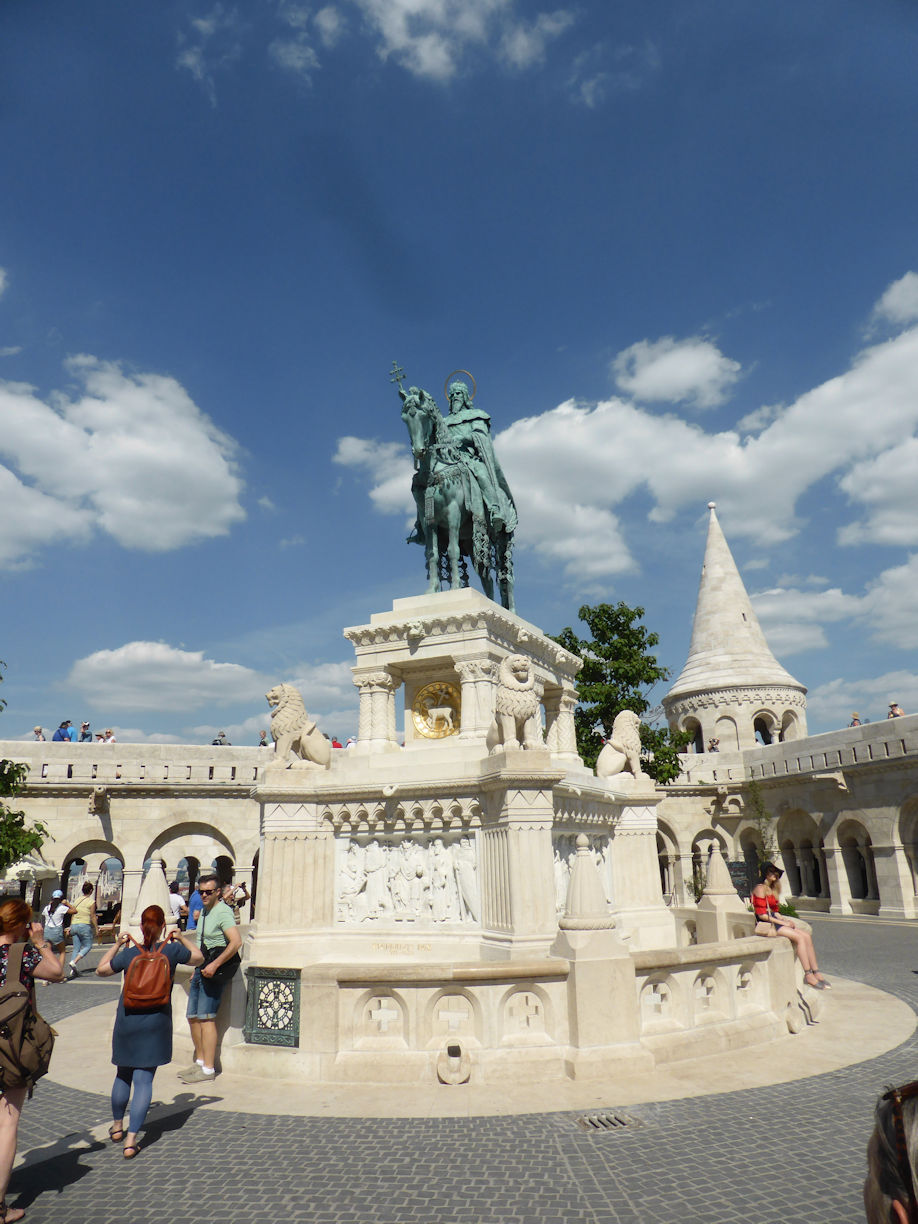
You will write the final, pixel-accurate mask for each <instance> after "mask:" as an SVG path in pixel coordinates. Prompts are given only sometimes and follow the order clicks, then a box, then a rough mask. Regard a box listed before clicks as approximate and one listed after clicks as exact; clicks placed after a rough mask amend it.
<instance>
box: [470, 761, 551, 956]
mask: <svg viewBox="0 0 918 1224" xmlns="http://www.w3.org/2000/svg"><path fill="white" fill-rule="evenodd" d="M490 763H491V765H492V768H491V769H490V770H489V771H488V773H487V774H486V775H485V776H484V777H483V779H482V793H483V795H484V796H485V797H486V799H487V816H486V819H485V822H484V825H483V828H482V831H481V833H480V834H479V846H480V864H481V925H482V939H483V944H484V948H483V952H484V955H485V956H491V957H494V958H504V957H511V958H520V957H530V956H545V955H547V954H548V950H549V948H550V946H551V943H552V941H553V940H554V938H555V935H556V933H557V929H558V914H557V908H556V904H555V877H554V859H553V855H552V843H551V830H552V824H553V821H554V803H553V798H552V788H553V786H554V784H555V783H556V782H559V781H560V780H561V777H562V774H561V773H560V772H558V771H557V770H554V771H553V770H552V766H551V758H550V756H549V754H548V753H547V752H545V751H541V750H537V749H531V750H529V751H523V750H522V749H519V750H514V751H510V752H501V753H498V754H495V756H493V757H491V758H490Z"/></svg>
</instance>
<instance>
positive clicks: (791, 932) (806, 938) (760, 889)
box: [752, 863, 831, 990]
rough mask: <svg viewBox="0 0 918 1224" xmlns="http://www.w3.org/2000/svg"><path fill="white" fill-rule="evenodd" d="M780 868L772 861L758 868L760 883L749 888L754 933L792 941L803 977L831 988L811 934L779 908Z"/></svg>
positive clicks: (818, 986) (814, 984)
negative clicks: (760, 873) (760, 874)
mask: <svg viewBox="0 0 918 1224" xmlns="http://www.w3.org/2000/svg"><path fill="white" fill-rule="evenodd" d="M783 875H784V872H783V871H782V870H781V868H780V867H776V866H775V865H774V863H766V864H765V865H764V866H763V868H762V883H761V884H757V885H756V886H755V888H754V889H753V890H752V908H753V909H754V910H755V933H756V935H770V936H774V935H780V936H781V937H782V938H783V939H789V940H790V941H791V943H792V944H793V945H794V951H795V952H796V953H797V959H798V960H799V961H800V964H801V965H802V966H803V971H804V972H803V980H804V981H805V982H806V984H807V986H812V987H813V988H814V989H815V990H831V986H830V985H829V983H828V982H827V981H826V979H825V978H824V977H823V976H822V974H821V973H820V972H819V966H818V965H817V963H816V949H815V948H814V947H813V937H812V936H811V935H810V933H809V932H808V931H802V930H801V929H800V928H799V927H798V926H797V925H796V924H795V923H794V922H793V921H792V920H791V919H790V918H788V917H787V916H786V915H785V914H782V913H780V912H779V910H780V906H781V897H780V892H781V877H782V876H783Z"/></svg>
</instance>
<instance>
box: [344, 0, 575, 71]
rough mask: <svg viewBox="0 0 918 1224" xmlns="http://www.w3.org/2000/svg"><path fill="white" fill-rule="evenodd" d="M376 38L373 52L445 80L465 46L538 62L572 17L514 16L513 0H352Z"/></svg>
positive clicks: (559, 13)
mask: <svg viewBox="0 0 918 1224" xmlns="http://www.w3.org/2000/svg"><path fill="white" fill-rule="evenodd" d="M353 2H354V3H355V4H356V5H357V7H358V9H359V10H360V12H361V13H362V15H363V18H364V20H365V22H366V23H367V25H368V27H369V28H370V29H371V30H373V32H374V33H375V34H376V36H377V37H378V39H379V43H378V47H377V50H378V54H379V56H380V58H382V59H384V60H385V59H389V58H390V57H391V58H392V59H394V60H395V62H396V63H398V64H400V65H401V66H402V67H403V68H406V69H407V70H408V71H409V72H411V73H413V74H414V75H415V76H419V77H427V78H428V79H430V80H435V81H448V80H450V79H451V78H452V77H453V76H455V74H456V73H457V71H458V70H459V66H460V62H461V60H462V57H463V55H464V53H465V51H466V50H468V49H469V48H474V49H475V50H476V51H477V52H478V53H479V54H480V53H481V52H482V51H488V50H489V49H490V48H492V47H496V48H497V49H498V55H499V57H500V58H501V59H502V60H503V61H504V62H505V63H508V64H510V65H511V66H513V67H516V68H526V67H531V66H532V65H534V64H537V63H539V62H541V60H542V59H543V58H544V55H545V48H546V45H547V43H548V42H549V41H550V40H551V39H552V38H556V37H557V36H558V35H559V34H560V33H561V32H562V31H563V30H564V29H566V28H567V26H568V25H570V23H571V21H572V20H573V16H572V14H570V13H568V12H566V11H565V10H561V9H559V10H556V11H554V12H552V13H538V14H536V15H535V17H534V18H533V19H532V20H531V21H524V20H522V19H520V18H518V17H516V15H515V13H514V11H513V10H514V4H513V0H353Z"/></svg>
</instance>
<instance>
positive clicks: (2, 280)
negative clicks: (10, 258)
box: [0, 268, 10, 297]
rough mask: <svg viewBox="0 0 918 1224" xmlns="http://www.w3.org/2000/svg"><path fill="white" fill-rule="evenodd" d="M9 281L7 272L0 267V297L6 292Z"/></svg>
mask: <svg viewBox="0 0 918 1224" xmlns="http://www.w3.org/2000/svg"><path fill="white" fill-rule="evenodd" d="M9 283H10V278H9V273H8V272H7V270H6V268H0V297H3V295H4V293H6V289H7V286H8V285H9Z"/></svg>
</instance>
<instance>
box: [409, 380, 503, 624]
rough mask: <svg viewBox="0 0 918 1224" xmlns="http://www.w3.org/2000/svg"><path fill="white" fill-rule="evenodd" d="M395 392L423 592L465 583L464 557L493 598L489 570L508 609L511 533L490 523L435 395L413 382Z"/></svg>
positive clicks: (466, 571)
mask: <svg viewBox="0 0 918 1224" xmlns="http://www.w3.org/2000/svg"><path fill="white" fill-rule="evenodd" d="M398 393H399V395H400V396H401V398H402V420H403V421H404V422H405V424H406V425H407V427H408V434H409V436H410V438H411V453H412V455H413V457H414V466H415V473H414V478H413V479H412V482H411V492H412V494H413V495H414V500H415V504H416V506H417V512H418V521H417V527H416V528H415V531H414V532H413V533H412V535H411V536H409V542H413V543H418V544H423V545H424V560H425V564H426V567H427V593H428V594H432V593H433V592H435V591H437V590H439V589H440V583H441V580H442V581H448V582H449V586H450V590H453V591H455V590H458V589H459V588H460V587H463V586H468V570H467V567H466V565H465V560H464V559H465V558H466V557H467V558H469V560H471V562H472V567H473V568H474V570H475V572H476V573H477V574H478V577H479V579H480V581H481V585H482V589H483V590H484V593H485V595H487V597H488V598H489V599H493V598H494V577H492V573H493V575H494V576H495V577H496V578H497V582H498V586H499V590H500V598H501V603H502V604H503V606H504V607H505V608H507V609H508V610H509V611H510V612H512V611H513V610H514V605H513V559H512V558H513V536H512V533H511V532H508V531H493V530H491V528H490V527H489V524H488V522H487V519H486V515H485V513H484V511H483V509H481V505H480V504H481V497H480V496H478V497H475V496H474V493H473V487H472V482H473V481H474V480H475V477H474V475H473V474H472V472H471V470H470V468H469V465H468V464H467V463H466V461H465V459H464V457H463V453H462V450H461V449H460V448H459V447H457V446H456V445H455V444H454V442H453V440H452V439H451V438H450V433H449V428H448V426H447V424H446V421H445V420H444V418H443V415H442V414H441V412H440V409H439V408H438V407H437V404H436V401H435V400H434V399H433V397H432V396H430V395H428V393H427V392H426V391H423V390H420V391H419V390H418V389H417V388H416V387H410V388H409V389H408V391H407V392H406V391H403V390H402V388H401V386H399V388H398Z"/></svg>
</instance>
